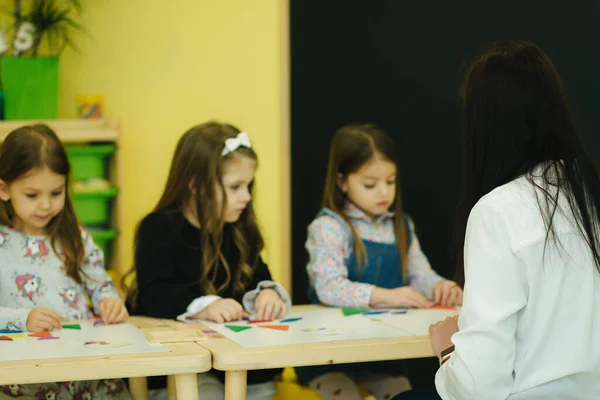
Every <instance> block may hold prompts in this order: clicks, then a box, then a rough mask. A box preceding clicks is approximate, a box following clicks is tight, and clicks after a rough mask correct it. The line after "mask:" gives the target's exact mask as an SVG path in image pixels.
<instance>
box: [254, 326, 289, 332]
mask: <svg viewBox="0 0 600 400" xmlns="http://www.w3.org/2000/svg"><path fill="white" fill-rule="evenodd" d="M258 327H259V328H268V329H275V330H276V331H287V330H288V329H289V325H259V326H258Z"/></svg>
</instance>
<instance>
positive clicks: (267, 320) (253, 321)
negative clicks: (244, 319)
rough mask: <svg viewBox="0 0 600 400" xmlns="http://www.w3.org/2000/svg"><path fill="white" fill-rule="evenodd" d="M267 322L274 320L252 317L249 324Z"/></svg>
mask: <svg viewBox="0 0 600 400" xmlns="http://www.w3.org/2000/svg"><path fill="white" fill-rule="evenodd" d="M265 322H273V320H272V319H251V320H248V324H264V323H265Z"/></svg>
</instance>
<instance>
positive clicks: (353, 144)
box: [322, 124, 408, 278]
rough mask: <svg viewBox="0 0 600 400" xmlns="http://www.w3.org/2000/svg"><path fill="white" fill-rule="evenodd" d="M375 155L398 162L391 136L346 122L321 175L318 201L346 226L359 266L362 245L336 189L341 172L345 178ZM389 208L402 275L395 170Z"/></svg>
mask: <svg viewBox="0 0 600 400" xmlns="http://www.w3.org/2000/svg"><path fill="white" fill-rule="evenodd" d="M376 155H379V156H381V157H383V158H384V159H385V160H387V161H390V162H392V163H394V164H395V165H396V166H397V165H398V158H397V155H396V147H395V146H394V142H393V141H392V138H391V137H390V136H389V135H388V134H387V133H385V132H384V131H382V130H381V129H379V128H378V127H376V126H375V125H371V124H361V125H348V126H344V127H342V128H340V129H339V130H337V131H336V132H335V134H334V135H333V140H332V141H331V146H330V150H329V165H328V168H327V177H326V179H325V189H324V191H323V204H322V205H323V207H324V208H329V209H330V210H332V211H334V212H335V213H336V214H338V215H339V216H340V217H342V218H343V219H344V221H346V223H347V224H348V225H349V226H350V229H351V230H352V236H353V238H354V251H355V252H356V261H357V264H358V268H359V270H360V269H361V268H362V266H363V264H364V262H365V260H366V249H365V246H364V245H363V242H362V239H361V238H360V236H358V233H357V232H356V229H354V226H353V224H352V222H351V221H350V219H349V218H348V216H347V215H346V214H345V213H344V207H345V206H346V203H347V202H348V201H349V199H348V197H347V196H346V194H345V193H344V192H343V191H342V189H340V187H339V184H338V182H339V178H338V177H339V176H340V175H341V176H343V177H344V178H345V177H347V176H348V175H349V174H352V173H354V172H356V171H358V170H359V169H360V168H361V167H362V166H363V165H365V164H366V163H367V162H368V161H369V160H371V159H372V158H373V157H375V156H376ZM390 209H391V210H393V211H394V212H395V215H394V228H395V233H396V244H397V246H398V251H399V252H400V259H401V271H402V275H403V276H404V277H405V278H406V276H407V258H408V257H407V253H408V233H407V231H406V224H405V223H404V213H403V211H402V193H401V190H400V173H399V172H398V173H397V174H396V198H395V199H394V202H393V203H392V204H391V205H390Z"/></svg>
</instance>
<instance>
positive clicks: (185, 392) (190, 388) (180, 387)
mask: <svg viewBox="0 0 600 400" xmlns="http://www.w3.org/2000/svg"><path fill="white" fill-rule="evenodd" d="M175 387H176V389H177V399H178V400H198V377H197V375H196V374H183V375H175Z"/></svg>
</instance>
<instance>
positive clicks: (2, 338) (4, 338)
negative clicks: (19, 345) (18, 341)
mask: <svg viewBox="0 0 600 400" xmlns="http://www.w3.org/2000/svg"><path fill="white" fill-rule="evenodd" d="M0 340H7V341H10V342H12V341H13V340H12V339H11V338H9V337H8V336H0Z"/></svg>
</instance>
